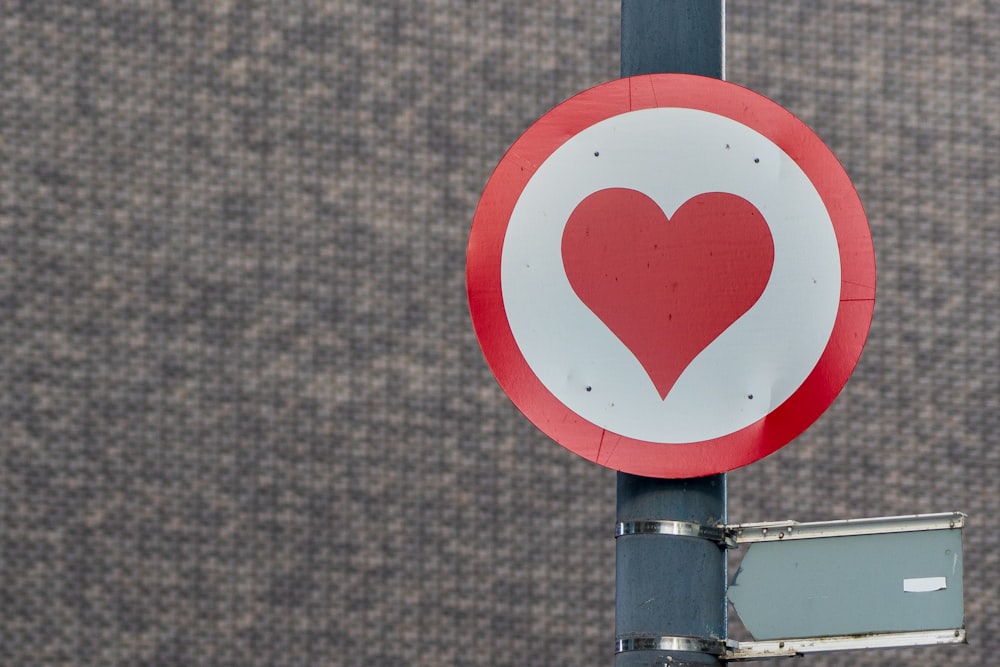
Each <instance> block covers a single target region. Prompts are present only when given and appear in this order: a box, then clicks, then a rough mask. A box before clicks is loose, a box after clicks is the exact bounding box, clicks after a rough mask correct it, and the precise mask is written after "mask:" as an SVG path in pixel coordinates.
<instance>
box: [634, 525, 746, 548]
mask: <svg viewBox="0 0 1000 667" xmlns="http://www.w3.org/2000/svg"><path fill="white" fill-rule="evenodd" d="M625 535H676V536H679V537H695V538H698V539H701V540H709V541H711V542H715V543H716V544H721V545H723V546H726V547H734V546H736V543H735V542H733V541H732V538H731V536H730V534H729V531H727V530H726V526H723V525H717V526H702V525H699V524H697V523H691V522H690V521H669V520H648V521H619V522H618V525H617V527H616V529H615V537H616V538H618V537H624V536H625Z"/></svg>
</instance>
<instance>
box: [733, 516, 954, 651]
mask: <svg viewBox="0 0 1000 667" xmlns="http://www.w3.org/2000/svg"><path fill="white" fill-rule="evenodd" d="M964 525H965V515H964V514H962V513H960V512H953V513H946V514H928V515H914V516H903V517H883V518H876V519H860V520H852V521H824V522H816V523H797V522H794V521H785V522H768V523H756V524H741V525H736V526H729V527H728V532H729V534H730V535H731V536H732V538H733V539H734V540H735V542H736V543H737V544H749V545H750V547H749V548H748V549H747V553H746V556H745V557H744V559H743V563H742V566H741V567H740V570H739V572H737V573H736V577H735V578H734V580H733V582H732V584H731V585H730V587H729V591H728V594H727V597H728V599H729V601H730V602H731V603H732V604H733V607H734V608H735V609H736V612H737V614H739V616H740V619H741V620H742V621H743V624H744V625H745V626H746V628H747V630H748V631H749V632H750V634H751V635H752V636H753V638H754V640H757V641H755V642H741V643H740V647H741V649H740V651H741V652H743V653H747V652H750V653H753V650H754V648H755V647H756V649H757V651H758V652H760V651H764V652H766V653H767V655H774V654H775V652H776V651H784V652H785V653H783V654H788V653H787V651H788V650H792V648H793V647H796V648H795V650H794V651H793V652H799V653H802V652H811V651H829V650H844V649H845V648H874V647H879V646H886V647H888V646H915V645H921V644H927V643H930V644H940V643H963V642H965V629H964V627H965V613H964V607H963V599H962V527H963V526H964ZM900 642H905V643H902V644H901V643H900ZM730 659H740V658H738V657H737V658H730Z"/></svg>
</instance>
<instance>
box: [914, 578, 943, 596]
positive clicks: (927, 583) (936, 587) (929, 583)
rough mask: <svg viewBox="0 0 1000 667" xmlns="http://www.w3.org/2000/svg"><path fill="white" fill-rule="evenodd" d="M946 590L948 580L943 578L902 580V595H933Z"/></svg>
mask: <svg viewBox="0 0 1000 667" xmlns="http://www.w3.org/2000/svg"><path fill="white" fill-rule="evenodd" d="M946 588H948V580H947V579H946V578H945V577H917V578H914V579H903V592H904V593H933V592H934V591H943V590H944V589H946Z"/></svg>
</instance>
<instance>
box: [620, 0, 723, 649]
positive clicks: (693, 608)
mask: <svg viewBox="0 0 1000 667" xmlns="http://www.w3.org/2000/svg"><path fill="white" fill-rule="evenodd" d="M723 17H724V0H622V23H621V75H622V76H623V77H628V76H634V75H638V74H654V73H661V72H664V73H665V72H676V73H686V74H699V75H702V76H710V77H714V78H719V79H721V78H723V75H724V53H723V49H724V21H723ZM617 520H618V530H617V534H616V536H617V540H616V549H615V552H616V562H617V565H616V591H615V637H616V653H615V667H639V666H640V665H641V666H643V667H649V666H651V665H664V666H666V665H674V666H675V667H681V666H683V665H685V664H689V665H701V664H708V665H717V664H719V660H718V656H719V655H720V653H721V651H722V646H723V641H724V640H725V638H726V632H727V627H726V615H727V609H726V552H725V548H724V546H722V544H721V542H722V541H723V539H724V536H723V535H722V531H721V530H720V529H719V526H722V525H725V523H726V476H725V474H719V475H712V476H710V477H701V478H695V479H687V480H669V479H653V478H647V477H640V476H636V475H630V474H627V473H621V472H619V473H618V507H617Z"/></svg>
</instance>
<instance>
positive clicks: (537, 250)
mask: <svg viewBox="0 0 1000 667" xmlns="http://www.w3.org/2000/svg"><path fill="white" fill-rule="evenodd" d="M467 280H468V289H469V304H470V310H471V314H472V319H473V324H474V325H475V327H476V334H477V336H478V338H479V341H480V344H481V345H482V347H483V351H484V353H485V354H486V358H487V361H488V362H489V364H490V367H491V369H492V370H493V372H494V374H495V375H496V376H497V379H498V381H499V382H500V385H501V386H502V387H503V389H504V390H505V391H506V392H507V394H508V395H509V396H510V397H511V399H512V400H513V401H514V403H515V405H517V407H518V408H519V409H520V410H521V411H522V412H524V414H525V415H526V416H527V417H528V418H529V419H530V420H531V421H532V422H533V423H534V424H535V425H536V426H538V427H539V428H540V429H542V430H543V431H544V432H545V433H546V434H548V435H549V436H551V437H552V438H553V439H555V440H556V441H557V442H559V443H560V444H562V445H564V446H565V447H567V448H568V449H570V450H572V451H574V452H576V453H577V454H580V455H581V456H584V457H586V458H588V459H590V460H592V461H595V462H597V463H600V464H602V465H606V466H608V467H611V468H615V469H617V470H623V471H626V472H631V473H634V474H640V475H645V476H650V477H694V476H702V475H707V474H712V473H717V472H723V471H726V470H731V469H732V468H735V467H738V466H741V465H745V464H747V463H750V462H752V461H754V460H757V459H759V458H761V457H763V456H766V455H767V454H769V453H771V452H773V451H774V450H776V449H778V448H779V447H782V446H784V445H785V444H787V443H788V442H789V441H790V440H791V439H792V438H794V437H795V436H797V435H798V434H799V433H801V432H802V431H803V430H804V429H805V428H807V427H808V426H809V425H810V424H812V423H813V421H815V420H816V419H817V418H818V417H819V415H820V414H822V412H823V411H824V410H825V409H826V408H827V407H828V406H829V404H830V403H831V402H832V401H833V400H834V398H835V397H836V396H837V394H838V393H839V392H840V390H841V388H842V387H843V386H844V383H845V382H846V381H847V378H848V377H849V376H850V373H851V371H852V370H853V368H854V365H855V364H856V363H857V360H858V357H859V356H860V353H861V349H862V347H863V345H864V341H865V338H866V336H867V332H868V327H869V325H870V322H871V314H872V310H873V308H874V290H875V270H874V253H873V251H872V246H871V235H870V233H869V231H868V224H867V219H866V218H865V216H864V210H863V209H862V207H861V202H860V200H859V199H858V197H857V193H856V192H855V191H854V188H853V186H852V185H851V183H850V180H849V179H848V178H847V175H846V174H845V173H844V171H843V169H842V168H841V166H840V164H839V163H838V162H837V160H836V158H835V157H834V156H833V154H832V153H830V151H829V149H827V148H826V146H825V145H824V144H823V143H822V141H820V140H819V138H818V137H816V135H815V134H813V133H812V132H811V131H810V130H809V129H808V128H807V127H805V125H803V124H802V123H801V122H800V121H798V120H797V119H796V118H795V117H794V116H792V115H791V114H790V113H788V112H787V111H786V110H784V109H782V108H781V107H780V106H778V105H776V104H775V103H773V102H771V101H770V100H767V99H766V98H763V97H761V96H759V95H757V94H755V93H752V92H751V91H748V90H746V89H743V88H740V87H739V86H734V85H732V84H728V83H725V82H722V81H718V80H715V79H707V78H704V77H696V76H690V75H682V74H657V75H649V76H640V77H633V78H631V79H621V80H618V81H613V82H610V83H607V84H604V85H602V86H598V87H597V88H594V89H592V90H589V91H586V92H584V93H581V94H580V95H578V96H577V97H574V98H572V99H570V100H568V101H567V102H564V103H563V104H561V105H559V106H558V107H556V108H555V109H553V110H552V111H550V112H549V113H547V114H546V115H545V116H544V117H542V118H541V119H539V121H538V122H536V123H535V124H534V125H532V127H531V128H529V129H528V131H527V132H525V134H524V135H523V136H522V137H521V138H520V139H519V140H518V141H517V142H516V143H515V144H514V146H512V147H511V149H510V151H508V153H507V154H506V155H505V156H504V158H503V160H501V162H500V164H499V165H498V166H497V169H496V171H495V172H494V174H493V176H492V177H491V178H490V181H489V183H488V184H487V187H486V190H485V191H484V193H483V197H482V199H481V201H480V205H479V208H478V209H477V211H476V217H475V220H474V222H473V228H472V234H471V236H470V240H469V251H468V267H467Z"/></svg>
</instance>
